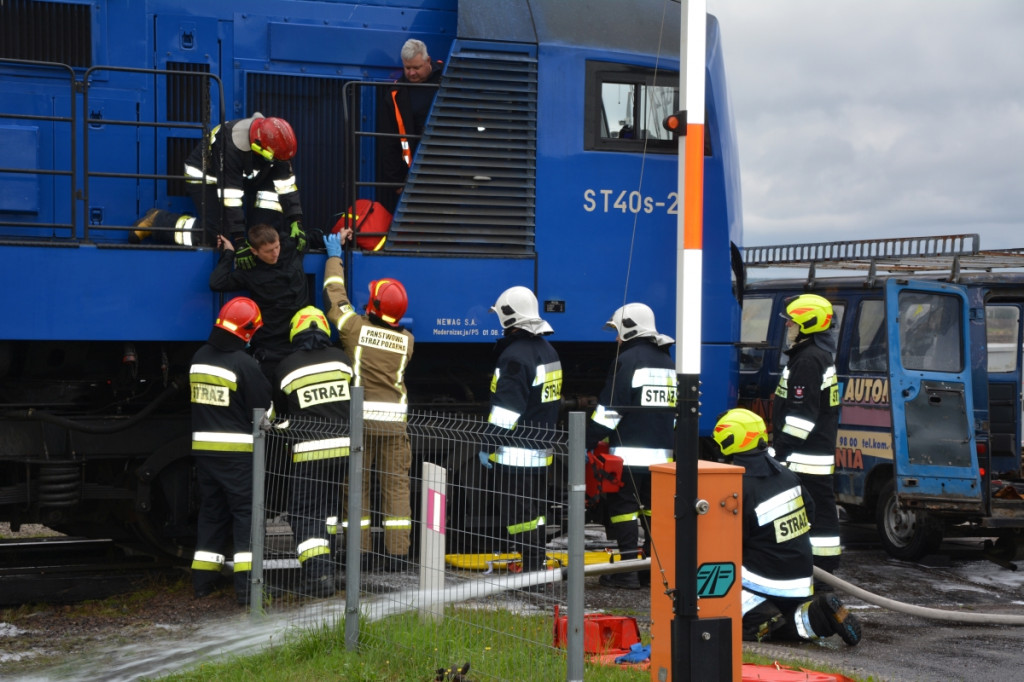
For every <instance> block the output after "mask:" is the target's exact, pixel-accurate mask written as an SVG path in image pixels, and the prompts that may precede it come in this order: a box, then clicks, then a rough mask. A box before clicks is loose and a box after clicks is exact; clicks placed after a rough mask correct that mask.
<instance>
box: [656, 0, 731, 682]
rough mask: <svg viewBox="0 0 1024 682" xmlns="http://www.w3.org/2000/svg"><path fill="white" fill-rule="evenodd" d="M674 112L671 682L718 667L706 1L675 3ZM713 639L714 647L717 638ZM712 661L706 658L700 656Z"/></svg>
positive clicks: (669, 124) (667, 124)
mask: <svg viewBox="0 0 1024 682" xmlns="http://www.w3.org/2000/svg"><path fill="white" fill-rule="evenodd" d="M681 12H682V16H681V21H680V39H679V40H680V64H679V109H680V111H679V112H678V113H677V114H675V115H674V116H669V117H668V118H667V119H666V121H665V127H666V128H669V129H670V130H675V131H676V132H677V133H678V134H679V188H678V190H679V196H680V197H682V198H683V208H682V210H681V211H680V212H679V214H678V217H677V230H676V329H675V331H676V379H677V385H678V394H677V397H676V447H675V461H676V494H675V503H674V512H675V529H676V537H675V567H676V575H675V578H676V588H677V592H676V602H675V609H674V610H675V614H674V617H673V621H672V676H671V679H672V680H674V681H675V682H679V681H681V680H697V679H700V678H701V677H702V674H701V663H700V662H701V661H708V660H709V658H710V659H718V658H719V656H716V655H713V652H709V651H708V645H709V644H711V645H712V646H715V645H714V644H713V643H711V642H708V641H707V640H708V639H709V638H708V637H703V638H702V637H699V636H698V633H699V632H700V629H699V622H698V611H697V565H698V557H697V516H698V498H697V462H698V459H699V452H700V435H699V427H700V370H701V367H700V353H701V337H702V334H701V295H702V291H701V290H702V279H703V277H702V274H703V272H702V271H703V254H702V248H703V225H704V104H705V101H704V72H705V68H706V67H705V63H704V62H705V53H706V42H707V3H706V0H682V3H681ZM713 639H715V640H717V639H718V637H714V638H713ZM709 653H712V656H710V657H709V656H708V654H709Z"/></svg>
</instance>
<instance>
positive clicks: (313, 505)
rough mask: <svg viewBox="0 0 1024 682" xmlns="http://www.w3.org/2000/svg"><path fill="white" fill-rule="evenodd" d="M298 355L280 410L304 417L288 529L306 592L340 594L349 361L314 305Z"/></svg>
mask: <svg viewBox="0 0 1024 682" xmlns="http://www.w3.org/2000/svg"><path fill="white" fill-rule="evenodd" d="M289 337H290V339H291V343H292V348H293V351H292V353H291V355H288V356H287V357H285V358H284V359H283V360H282V361H281V363H280V364H279V365H278V366H277V380H276V383H275V389H276V391H277V393H276V397H277V399H276V400H275V405H276V408H277V411H278V413H279V414H281V415H282V416H283V415H289V416H292V417H301V418H302V424H301V428H290V425H289V431H292V432H294V437H293V439H292V445H291V453H292V471H291V475H292V488H291V494H290V495H289V499H288V523H289V525H291V529H292V536H293V537H294V538H295V550H296V554H297V555H298V558H299V565H300V566H301V567H302V578H303V591H304V592H305V593H306V594H308V595H310V596H314V597H327V596H330V595H332V594H334V589H335V588H334V585H335V577H336V574H335V570H334V569H335V563H334V562H333V561H332V560H331V556H332V554H333V553H334V545H335V540H336V539H337V528H338V505H339V498H340V491H341V482H342V474H343V472H344V470H345V466H346V464H347V462H348V455H349V396H350V393H349V383H350V382H351V380H352V366H351V363H350V362H349V358H348V355H347V354H346V353H345V351H343V350H342V349H341V348H338V347H337V346H335V345H334V344H333V343H331V328H330V326H329V325H328V322H327V318H325V317H324V314H323V313H322V312H321V311H320V309H319V308H316V307H314V306H306V307H305V308H303V309H301V310H299V311H298V312H297V313H295V315H294V316H293V317H292V319H291V332H290V334H289Z"/></svg>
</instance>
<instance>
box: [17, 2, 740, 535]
mask: <svg viewBox="0 0 1024 682" xmlns="http://www.w3.org/2000/svg"><path fill="white" fill-rule="evenodd" d="M666 7H667V11H666ZM679 35H680V32H679V8H678V5H676V4H674V3H668V4H667V6H666V3H664V2H660V1H653V0H619V1H617V2H607V3H596V4H594V5H593V6H589V7H587V8H586V10H585V11H584V9H583V8H582V7H581V6H580V4H579V3H574V2H564V1H563V0H516V1H512V0H370V1H367V2H345V1H342V0H337V1H335V0H303V1H298V0H246V1H245V2H241V1H239V0H222V1H219V2H202V1H200V0H138V1H136V0H91V1H90V0H6V1H5V2H3V3H0V36H2V37H0V92H2V93H3V96H2V98H0V139H2V140H3V142H4V144H3V147H2V149H3V153H2V156H0V257H2V260H3V267H2V268H0V291H2V292H3V293H2V296H3V312H4V314H3V317H2V321H0V327H2V329H3V332H2V333H0V386H2V392H0V520H3V521H9V522H11V523H12V524H13V525H15V526H17V525H19V524H21V523H30V522H38V523H44V524H46V525H49V526H51V527H53V528H56V529H59V530H63V531H65V532H68V533H72V534H80V535H87V536H93V537H95V536H102V537H114V538H117V539H124V540H133V539H142V540H144V541H145V542H147V543H149V544H155V545H157V546H160V547H162V548H164V549H166V550H167V551H171V552H177V553H182V552H183V551H185V550H182V549H181V548H182V547H184V546H187V544H188V540H189V538H190V537H191V535H192V533H193V528H194V520H193V518H192V516H191V514H192V511H193V509H192V497H193V496H192V490H191V478H190V461H189V447H190V442H189V437H190V433H189V404H188V398H187V370H188V364H189V361H190V359H191V356H192V354H193V352H194V351H195V349H196V348H197V347H198V345H199V344H200V343H202V342H203V341H204V340H205V339H206V337H207V335H208V333H209V329H210V325H211V322H212V321H213V319H214V317H215V314H216V311H217V310H218V309H219V307H220V305H221V303H222V300H223V299H222V296H221V295H220V294H215V293H213V292H211V291H210V289H209V288H208V277H209V273H210V271H211V269H212V268H213V265H214V263H215V262H216V259H217V255H216V250H215V249H214V248H213V247H212V245H210V244H202V243H199V244H195V245H191V246H177V245H165V244H159V243H147V242H143V243H141V244H137V243H133V242H132V240H130V239H129V235H130V233H131V230H132V226H133V223H134V222H135V221H136V220H137V219H138V218H139V217H140V216H142V215H144V214H145V213H146V212H147V211H148V210H149V209H151V208H159V209H163V210H166V211H169V212H174V213H189V212H194V207H193V206H192V205H191V203H190V201H189V199H188V198H187V195H186V192H185V185H184V178H183V177H182V169H183V165H184V160H185V158H186V156H187V155H188V154H189V152H190V151H191V149H192V148H193V147H195V146H196V144H198V143H199V142H200V141H201V140H202V139H203V138H204V136H205V135H207V134H208V133H209V131H210V130H211V129H212V128H213V127H214V126H216V125H218V124H220V123H222V122H224V121H226V120H231V119H235V118H242V117H244V116H247V115H249V114H251V113H252V112H256V111H259V112H262V113H264V114H266V115H268V116H277V117H281V118H284V119H286V120H288V121H289V122H290V123H291V124H292V126H293V128H294V130H295V131H296V134H297V137H298V154H297V155H296V157H295V158H294V159H293V162H294V166H295V171H296V176H297V178H298V184H299V191H300V195H301V200H302V204H303V207H304V216H305V221H304V222H305V224H306V226H307V228H309V227H319V228H320V229H323V230H325V231H327V230H330V228H331V226H332V225H334V224H335V222H336V221H337V220H338V217H339V216H340V215H344V214H345V213H346V212H348V211H350V209H351V207H354V206H356V202H357V200H359V199H369V200H372V199H374V198H375V197H376V196H377V193H378V192H380V191H381V188H380V187H379V184H378V183H377V182H376V180H377V171H376V165H377V160H376V154H375V148H376V145H377V144H378V138H377V137H375V131H374V121H375V120H376V107H377V102H378V98H377V97H376V96H374V94H373V93H374V92H375V90H376V89H377V88H379V86H380V84H382V83H390V82H392V81H394V80H395V79H396V78H397V77H398V76H399V75H400V74H401V61H400V59H399V51H400V49H401V47H402V45H403V43H404V42H405V40H406V39H407V38H409V37H415V38H419V39H420V40H423V41H424V42H425V43H426V44H427V46H428V47H429V50H430V53H431V55H432V56H433V57H435V58H438V59H441V60H442V61H443V62H444V72H443V77H442V79H441V83H440V86H439V89H438V92H437V94H436V97H435V100H434V105H433V109H432V110H431V114H430V117H429V119H428V121H427V125H426V129H425V130H424V133H423V136H422V139H421V140H420V144H419V149H418V151H417V153H416V156H415V159H414V161H413V165H412V167H411V169H410V172H409V176H408V180H407V183H406V186H405V189H404V192H403V193H402V198H401V200H400V201H399V203H398V205H397V207H396V209H395V213H394V217H393V220H392V221H391V223H390V227H389V229H388V237H387V240H386V241H385V243H384V245H383V246H382V248H380V249H379V250H376V251H362V250H360V249H356V250H354V251H353V252H352V253H351V254H350V255H349V256H348V257H347V258H346V262H347V265H348V267H349V268H350V274H349V278H348V281H349V282H350V284H351V289H352V298H353V300H354V302H355V303H356V304H357V305H359V304H365V303H366V286H367V283H368V282H369V281H371V280H373V279H377V278H379V277H382V276H390V277H396V278H399V279H401V280H402V282H403V283H404V284H405V286H406V289H407V290H408V291H409V297H410V306H409V311H408V313H407V318H406V319H405V320H404V323H405V324H406V325H407V326H408V327H409V328H410V329H411V330H412V331H413V333H414V334H415V335H416V338H417V351H416V356H415V358H414V361H413V363H412V365H411V366H410V369H409V375H408V383H409V387H410V395H411V402H412V403H413V407H414V408H415V407H418V408H424V409H443V410H465V411H471V410H476V409H482V408H483V406H484V405H486V402H487V399H488V394H487V382H488V379H489V375H490V371H491V367H492V364H491V363H492V358H491V356H490V354H491V349H492V346H493V342H494V341H495V339H496V338H497V337H498V336H499V334H500V327H499V325H498V322H497V319H496V316H494V315H493V314H490V313H489V312H488V310H489V307H490V306H491V305H492V304H493V302H494V300H495V299H496V298H497V295H498V294H499V293H500V292H501V291H502V290H504V289H505V288H507V287H509V286H512V285H517V284H522V285H526V286H529V287H530V288H532V289H533V290H534V291H535V292H536V293H537V297H538V299H539V300H540V301H541V304H542V306H543V308H544V312H543V313H542V314H543V315H544V316H545V318H546V319H548V320H549V321H550V323H551V324H552V326H553V327H554V328H555V334H554V335H553V336H552V337H551V338H552V341H553V342H554V343H555V344H556V346H557V347H558V349H559V351H560V353H561V356H562V359H563V364H564V366H565V367H566V377H565V388H564V393H565V395H566V407H579V406H585V405H586V404H587V402H588V396H593V395H595V394H596V393H597V391H598V390H599V388H600V385H601V383H602V381H603V378H604V374H605V371H606V368H607V365H608V362H609V361H610V359H611V357H612V354H613V352H614V342H613V338H612V336H611V335H610V334H609V332H607V331H606V330H604V329H603V328H602V326H603V323H604V322H605V321H606V320H607V319H608V317H609V316H610V314H611V312H612V311H613V310H615V309H616V308H617V307H619V306H620V305H622V304H623V303H624V302H626V301H634V300H635V301H643V302H645V303H647V304H649V305H650V306H651V307H652V308H653V309H654V311H655V313H656V315H657V318H658V324H659V327H660V328H662V330H663V331H665V332H667V333H670V334H671V333H673V329H674V319H675V316H674V311H673V306H674V301H675V288H676V287H675V250H674V245H675V235H676V215H677V213H678V211H679V210H680V209H681V198H680V197H679V196H678V193H677V189H676V182H677V161H678V153H677V141H676V140H675V139H674V137H673V135H672V134H671V133H669V132H668V131H666V130H665V129H664V128H663V127H662V124H661V122H662V120H663V119H664V117H665V116H666V115H667V114H670V113H673V112H675V111H676V109H677V108H678V106H679V98H678V82H679V74H678V69H679V52H680V50H679V47H680V46H679V40H680V37H679ZM706 79H707V80H706V83H707V101H706V126H705V135H706V143H705V175H704V193H705V198H704V207H705V217H704V266H703V272H704V305H703V310H704V313H703V315H704V319H703V330H702V332H703V333H702V335H703V339H702V340H703V344H704V345H703V366H704V367H705V368H707V373H708V374H709V376H707V377H705V379H704V381H703V415H704V416H703V417H702V422H701V424H702V432H707V431H709V430H710V427H711V425H712V424H713V420H714V415H716V414H717V413H719V412H720V411H721V410H723V409H725V408H726V407H730V406H732V405H733V404H734V403H735V398H736V391H737V377H738V360H737V354H736V352H735V347H734V343H735V342H736V341H737V340H738V339H739V319H740V314H739V311H740V304H739V300H738V296H739V294H738V292H739V291H742V263H741V260H740V259H739V257H738V253H739V251H738V249H739V247H741V246H742V239H741V237H742V221H741V214H740V190H739V169H738V162H737V157H736V145H735V136H734V131H733V124H732V117H731V113H730V109H729V99H728V94H727V91H726V83H725V70H724V63H723V58H722V51H721V39H720V35H719V28H718V24H717V22H716V21H715V19H714V18H713V17H710V16H709V17H708V28H707V71H706ZM323 265H324V255H323V254H322V252H320V253H318V252H314V253H312V254H310V255H307V257H306V259H305V267H306V270H307V273H308V275H309V277H310V282H311V289H312V291H314V292H319V291H320V288H321V284H322V272H323ZM317 302H319V301H317ZM711 373H713V376H710V374H711Z"/></svg>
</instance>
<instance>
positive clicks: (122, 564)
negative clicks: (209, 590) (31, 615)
mask: <svg viewBox="0 0 1024 682" xmlns="http://www.w3.org/2000/svg"><path fill="white" fill-rule="evenodd" d="M181 571H182V565H181V564H180V563H178V564H175V563H174V562H172V561H171V560H169V559H164V558H158V557H155V556H153V555H150V554H145V553H140V552H137V551H134V550H131V549H129V548H126V547H123V546H119V545H117V544H115V543H114V542H113V541H112V540H91V539H85V538H72V537H50V538H31V539H17V540H0V606H3V607H10V606H20V605H22V604H33V603H35V604H38V603H47V604H71V603H76V602H81V601H86V600H89V599H103V598H105V597H109V596H112V595H114V594H120V593H123V592H127V591H130V590H132V589H135V588H137V586H138V585H139V584H140V583H143V582H145V581H147V580H152V579H154V578H156V577H162V576H167V575H174V574H178V573H180V572H181Z"/></svg>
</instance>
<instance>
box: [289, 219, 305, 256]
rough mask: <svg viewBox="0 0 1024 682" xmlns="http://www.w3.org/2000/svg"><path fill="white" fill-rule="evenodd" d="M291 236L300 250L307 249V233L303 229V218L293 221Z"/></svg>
mask: <svg viewBox="0 0 1024 682" xmlns="http://www.w3.org/2000/svg"><path fill="white" fill-rule="evenodd" d="M291 238H292V239H294V240H295V245H296V247H298V249H299V251H305V250H306V233H305V232H304V231H303V230H302V221H301V220H295V221H293V222H292V231H291Z"/></svg>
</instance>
